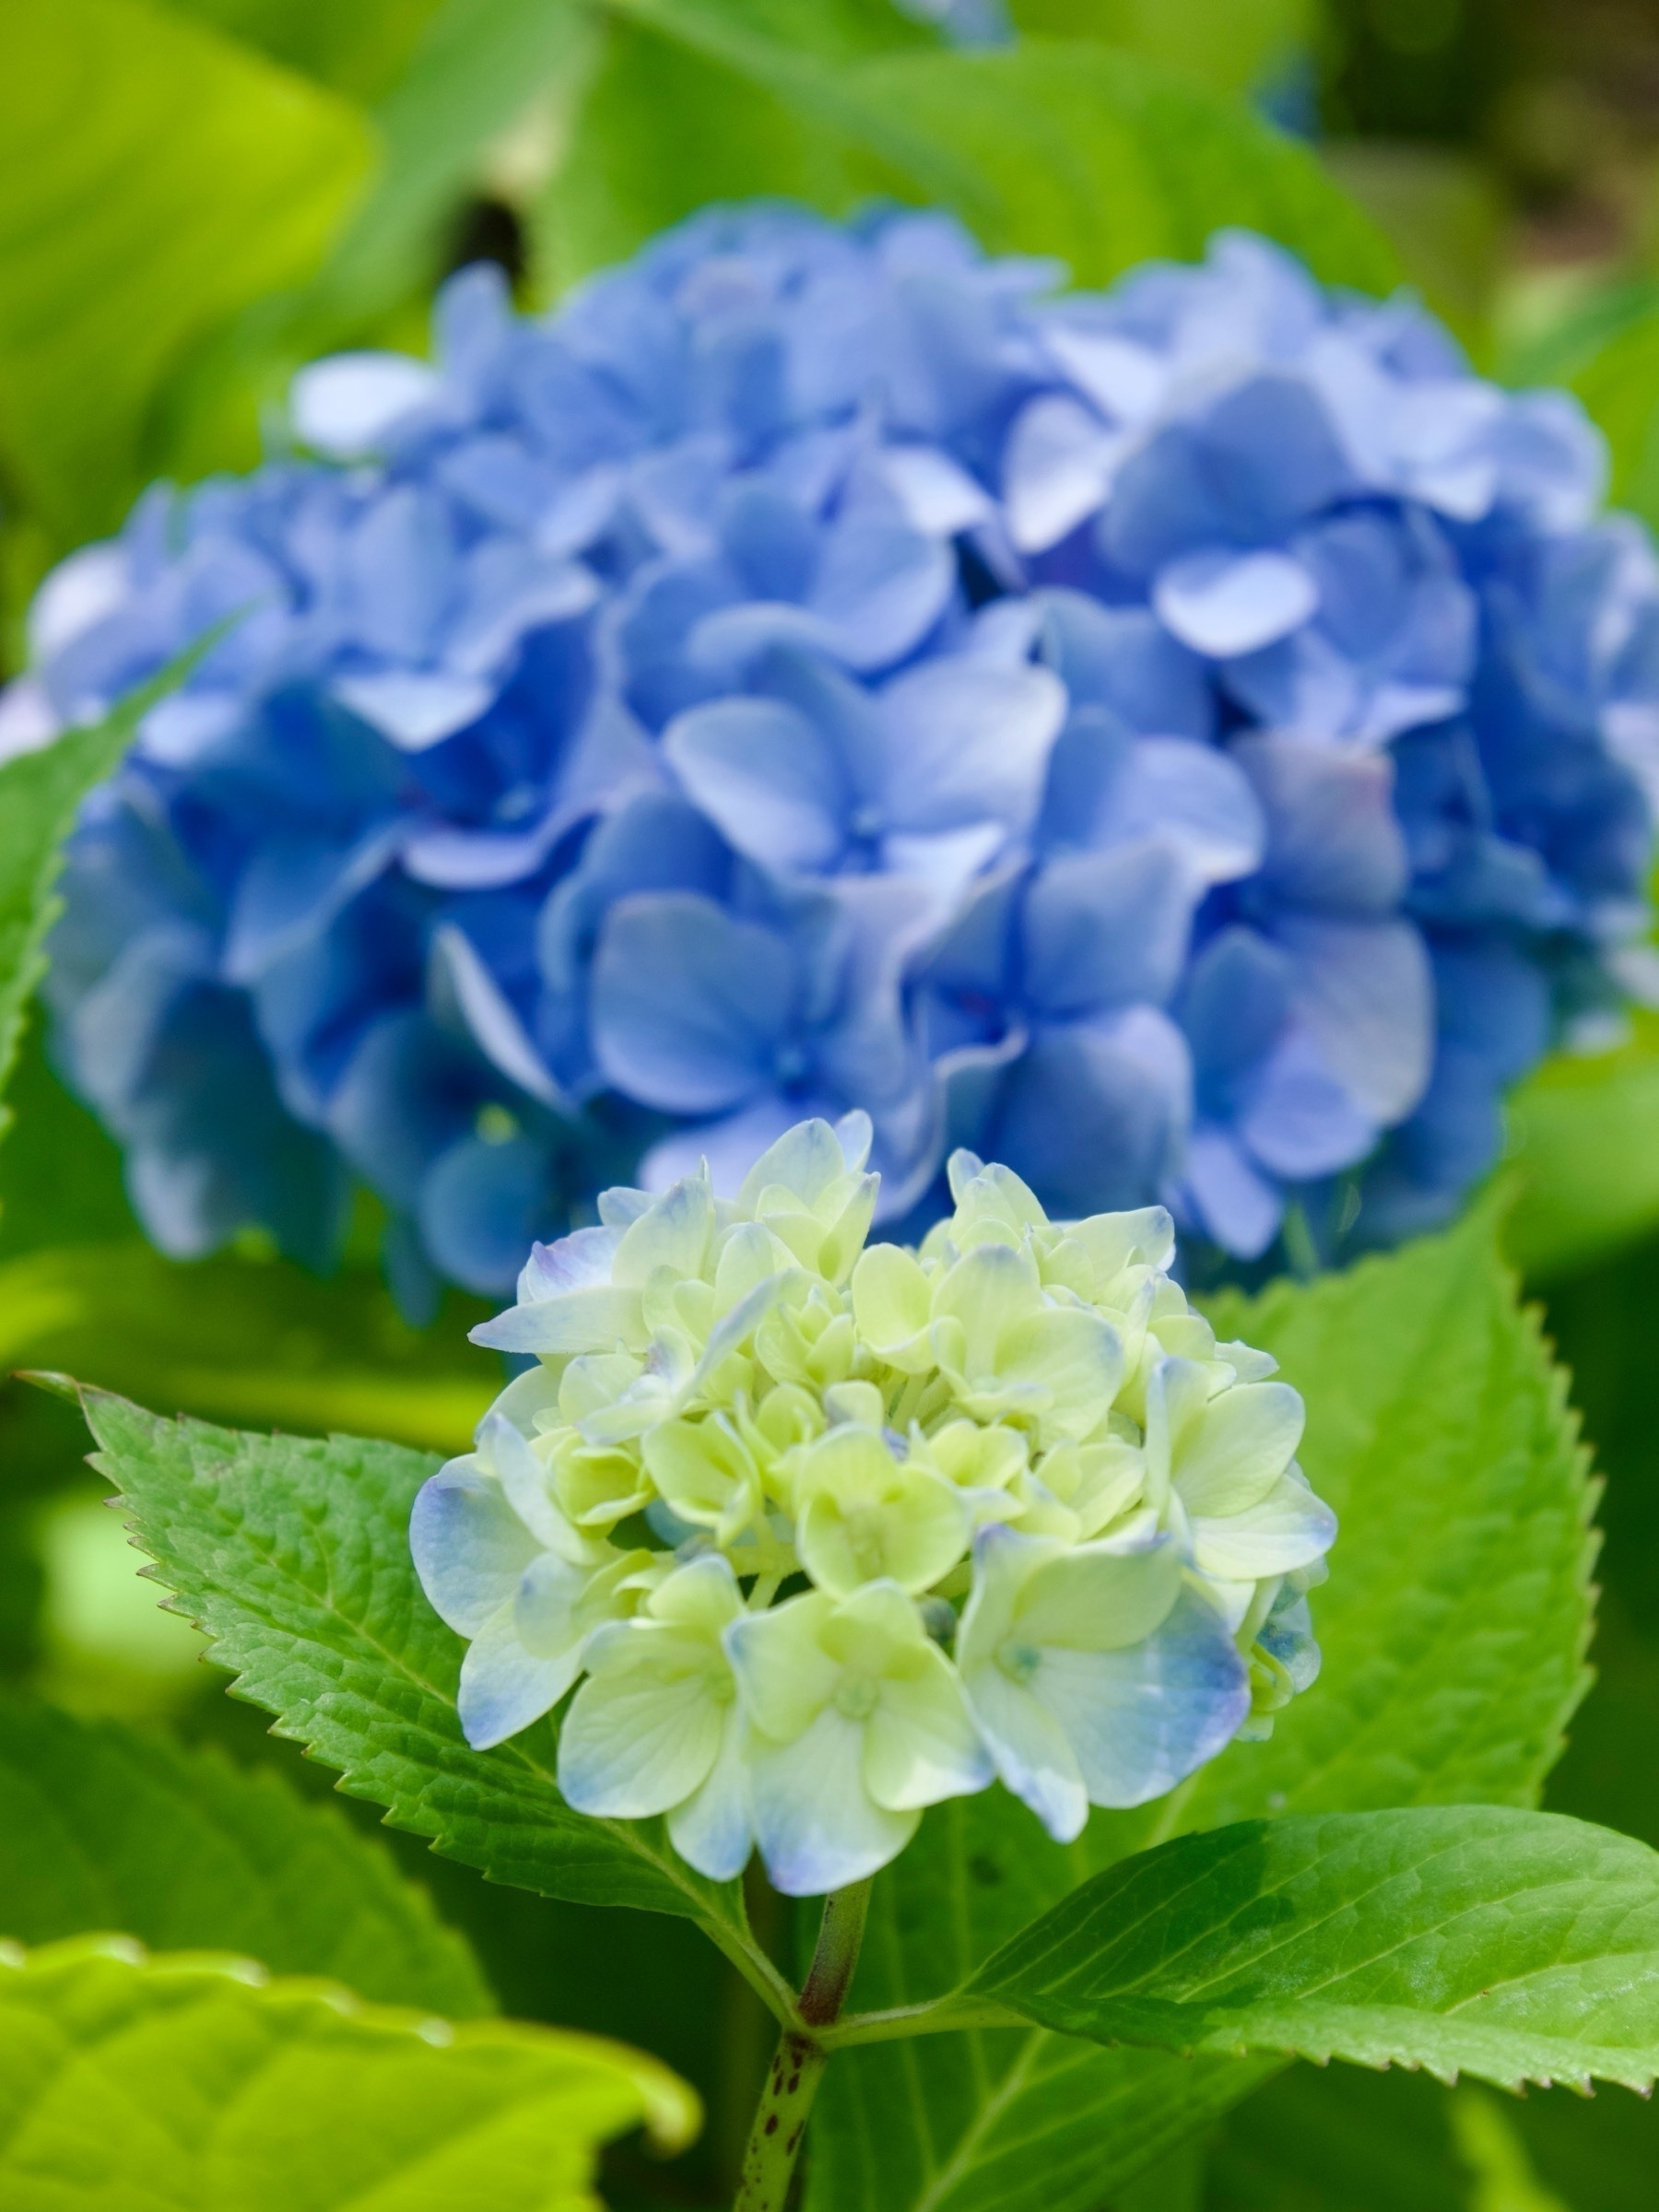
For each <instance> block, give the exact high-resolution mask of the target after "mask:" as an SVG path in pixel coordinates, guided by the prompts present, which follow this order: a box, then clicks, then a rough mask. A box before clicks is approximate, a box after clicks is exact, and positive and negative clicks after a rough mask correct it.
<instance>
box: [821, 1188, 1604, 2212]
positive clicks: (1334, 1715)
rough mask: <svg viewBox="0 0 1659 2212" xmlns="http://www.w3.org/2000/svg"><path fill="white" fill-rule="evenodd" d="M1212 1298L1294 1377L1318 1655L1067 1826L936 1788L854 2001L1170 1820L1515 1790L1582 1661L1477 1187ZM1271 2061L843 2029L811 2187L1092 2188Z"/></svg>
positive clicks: (1492, 1237)
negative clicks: (1231, 1727) (847, 2038)
mask: <svg viewBox="0 0 1659 2212" xmlns="http://www.w3.org/2000/svg"><path fill="white" fill-rule="evenodd" d="M1211 1318H1212V1319H1213V1320H1214V1321H1215V1323H1216V1324H1217V1327H1218V1330H1219V1331H1220V1333H1221V1334H1222V1335H1224V1336H1232V1335H1238V1336H1241V1337H1243V1338H1245V1339H1246V1340H1247V1341H1248V1342H1250V1343H1252V1344H1257V1345H1261V1346H1263V1347H1265V1349H1267V1350H1269V1351H1271V1352H1273V1353H1275V1354H1276V1355H1277V1358H1278V1359H1279V1361H1280V1364H1281V1368H1282V1370H1283V1372H1284V1374H1285V1376H1286V1379H1287V1380H1288V1381H1289V1382H1293V1383H1294V1384H1295V1385H1296V1386H1297V1388H1298V1389H1299V1390H1300V1391H1301V1392H1302V1394H1303V1395H1304V1397H1305V1398H1306V1400H1307V1406H1308V1428H1307V1436H1306V1440H1305V1442H1304V1445H1303V1448H1302V1452H1301V1459H1302V1464H1303V1465H1304V1466H1305V1467H1306V1469H1307V1472H1308V1476H1309V1478H1310V1480H1311V1481H1312V1484H1313V1486H1314V1488H1316V1489H1317V1490H1318V1491H1319V1492H1320V1494H1321V1495H1322V1496H1323V1497H1325V1498H1327V1499H1329V1500H1330V1501H1331V1503H1332V1504H1333V1505H1334V1506H1335V1509H1336V1512H1337V1515H1338V1519H1339V1522H1340V1524H1341V1529H1340V1535H1339V1536H1338V1539H1337V1545H1336V1548H1335V1554H1334V1557H1333V1560H1332V1573H1331V1580H1330V1582H1329V1583H1327V1584H1325V1585H1324V1588H1323V1589H1321V1590H1318V1591H1316V1592H1315V1593H1314V1595H1313V1599H1312V1604H1313V1607H1314V1627H1315V1630H1316V1632H1317V1634H1318V1636H1319V1640H1320V1643H1321V1645H1322V1647H1323V1649H1324V1672H1323V1675H1322V1677H1321V1679H1320V1680H1319V1681H1318V1682H1317V1683H1316V1684H1315V1685H1314V1687H1313V1688H1312V1689H1311V1690H1310V1691H1309V1692H1308V1693H1307V1694H1306V1695H1305V1696H1303V1697H1301V1698H1299V1699H1298V1700H1296V1702H1295V1703H1294V1704H1293V1705H1292V1706H1290V1707H1289V1708H1288V1711H1286V1712H1283V1713H1281V1714H1279V1715H1278V1717H1277V1725H1276V1730H1275V1734H1274V1736H1273V1738H1272V1740H1271V1741H1270V1742H1267V1743H1265V1744H1260V1743H1257V1744H1239V1745H1235V1746H1234V1747H1232V1748H1231V1749H1230V1750H1229V1751H1227V1752H1226V1753H1224V1754H1223V1755H1222V1757H1221V1758H1220V1759H1218V1760H1217V1761H1216V1762H1214V1764H1213V1765H1212V1766H1211V1767H1209V1768H1206V1769H1205V1770H1202V1771H1200V1772H1199V1774H1198V1775H1196V1776H1195V1777H1194V1780H1193V1781H1192V1782H1191V1783H1187V1784H1186V1785H1184V1786H1183V1787H1182V1789H1181V1790H1180V1791H1178V1792H1177V1793H1176V1794H1174V1795H1173V1796H1172V1797H1170V1798H1167V1799H1165V1800H1164V1801H1163V1802H1162V1803H1161V1804H1159V1805H1154V1806H1148V1807H1147V1808H1145V1809H1144V1810H1142V1811H1140V1812H1135V1813H1128V1814H1115V1815H1114V1814H1111V1813H1102V1812H1097V1813H1095V1814H1094V1815H1093V1817H1092V1818H1091V1819H1090V1822H1089V1826H1088V1830H1086V1831H1085V1833H1084V1836H1083V1837H1082V1839H1081V1840H1080V1841H1078V1842H1077V1844H1074V1845H1073V1846H1072V1847H1071V1848H1070V1849H1069V1850H1066V1851H1062V1850H1060V1849H1058V1848H1057V1847H1056V1846H1054V1845H1053V1844H1052V1843H1050V1842H1049V1841H1047V1839H1046V1838H1045V1837H1044V1836H1043V1834H1042V1833H1041V1830H1040V1829H1039V1828H1038V1826H1037V1823H1036V1821H1035V1820H1034V1819H1033V1818H1031V1816H1030V1814H1029V1813H1027V1812H1026V1811H1025V1810H1024V1808H1023V1807H1021V1806H1017V1805H1015V1804H1014V1803H1013V1802H1012V1801H1011V1800H1010V1799H1008V1798H1006V1797H1005V1796H1003V1795H1002V1794H1000V1793H993V1794H987V1795H986V1796H983V1797H978V1798H973V1799H969V1800H965V1801H962V1802H960V1803H959V1804H955V1805H949V1806H939V1807H938V1808H936V1810H935V1811H934V1812H932V1813H930V1814H929V1815H928V1816H927V1818H925V1820H924V1823H923V1827H922V1831H921V1834H920V1836H919V1837H918V1839H917V1841H915V1842H914V1843H912V1845H911V1847H910V1849H909V1850H908V1851H907V1852H906V1853H904V1855H903V1857H902V1858H901V1859H900V1860H899V1861H898V1862H897V1863H896V1864H895V1865H893V1866H891V1867H889V1868H888V1870H887V1871H886V1872H885V1873H884V1874H883V1875H882V1876H881V1877H880V1878H879V1880H878V1881H877V1885H876V1890H875V1895H874V1899H873V1901H872V1906H871V1918H870V1934H869V1936H868V1938H867V1940H866V1944H865V1956H864V1959H863V1961H862V1963H861V1965H860V1968H859V1976H858V1983H857V1986H856V1993H855V1994H856V2002H857V2003H858V2004H860V2005H861V2006H883V2005H898V2004H907V2003H915V2002H919V2001H921V2000H924V1999H925V1998H927V1997H930V1996H934V1995H936V1994H939V1992H940V1991H941V1990H942V1989H943V1988H945V1987H947V1986H949V1984H950V1983H951V1982H953V1981H954V1980H956V1979H959V1977H960V1976H961V1975H962V1974H965V1973H966V1972H968V1971H970V1970H971V1968H972V1966H973V1965H974V1964H975V1963H976V1962H977V1961H978V1960H980V1959H983V1958H985V1957H986V1956H987V1955H988V1954H989V1952H990V1951H991V1950H992V1949H993V1948H994V1947H995V1946H996V1945H997V1944H1000V1943H1003V1942H1006V1941H1007V1940H1008V1939H1009V1938H1010V1937H1011V1936H1012V1935H1014V1934H1015V1933H1016V1932H1017V1931H1018V1928H1019V1927H1021V1926H1022V1925H1023V1924H1025V1923H1026V1922H1027V1921H1028V1920H1030V1918H1031V1916H1032V1915H1033V1914H1034V1913H1035V1912H1039V1911H1041V1910H1042V1909H1044V1908H1045V1907H1046V1906H1048V1905H1051V1904H1053V1902H1054V1901H1055V1900H1058V1899H1059V1898H1061V1897H1063V1896H1064V1895H1065V1893H1066V1892H1067V1891H1068V1890H1069V1889H1070V1888H1072V1887H1073V1885H1074V1884H1075V1883H1077V1881H1079V1880H1081V1879H1082V1878H1083V1877H1084V1876H1085V1875H1086V1874H1088V1873H1090V1872H1093V1871H1095V1870H1097V1869H1099V1868H1101V1867H1104V1866H1107V1865H1111V1864H1112V1862H1113V1861H1114V1860H1116V1859H1118V1858H1120V1857H1121V1856H1122V1855H1123V1854H1124V1853H1128V1852H1134V1851H1137V1850H1141V1849H1144V1848H1146V1847H1147V1846H1149V1845H1151V1844H1153V1843H1156V1842H1159V1841H1162V1840H1164V1838H1166V1837H1168V1836H1170V1835H1172V1834H1175V1833H1177V1832H1179V1831H1180V1830H1194V1829H1205V1828H1210V1827H1214V1826H1217V1825H1219V1824H1221V1823H1223V1822H1228V1821H1234V1820H1239V1819H1244V1818H1250V1817H1251V1816H1253V1815H1259V1814H1262V1813H1277V1812H1281V1811H1286V1810H1292V1811H1299V1812H1311V1811H1324V1810H1328V1809H1335V1808H1339V1807H1346V1806H1394V1805H1408V1804H1416V1805H1434V1804H1446V1803H1456V1802H1458V1801H1460V1800H1480V1801H1486V1802H1489V1803H1499V1804H1508V1805H1515V1806H1526V1805H1531V1804H1534V1803H1535V1802H1536V1798H1537V1793H1538V1790H1539V1788H1540V1786H1541V1784H1542V1783H1543V1779H1544V1776H1545V1774H1546V1773H1547V1771H1548V1769H1549V1767H1550V1766H1551V1764H1552V1763H1553V1761H1554V1760H1555V1759H1556V1758H1557V1757H1558V1756H1559V1751H1560V1746H1561V1732H1562V1729H1563V1726H1564V1724H1565V1723H1566V1720H1567V1718H1568V1715H1569V1714H1570V1713H1571V1711H1572V1709H1573V1707H1574V1706H1575V1705H1576V1703H1577V1702H1578V1700H1579V1699H1580V1697H1581V1696H1582V1695H1583V1689H1584V1687H1585V1683H1586V1680H1587V1676H1586V1673H1585V1669H1584V1665H1583V1650H1584V1643H1585V1641H1586V1637H1587V1634H1588V1628H1589V1618H1590V1592H1589V1586H1588V1584H1589V1571H1590V1560H1591V1556H1592V1550H1593V1543H1592V1539H1591V1536H1590V1535H1589V1532H1588V1528H1587V1521H1588V1516H1589V1512H1590V1508H1591V1505H1592V1502H1593V1499H1594V1490H1593V1488H1592V1486H1591V1484H1590V1482H1589V1480H1588V1472H1587V1467H1586V1465H1585V1457H1584V1454H1583V1452H1582V1450H1581V1449H1580V1447H1579V1446H1578V1444H1577V1441H1576V1425H1575V1423H1574V1422H1573V1420H1572V1418H1571V1415H1570V1413H1569V1411H1568V1409H1567V1406H1566V1403H1565V1395H1566V1394H1565V1379H1564V1377H1563V1376H1562V1375H1561V1373H1560V1372H1559V1370H1556V1369H1554V1368H1553V1367H1552V1366H1551V1364H1550V1361H1549V1359H1548V1356H1547V1351H1546V1349H1545V1347H1544V1345H1543V1344H1542V1342H1541V1340H1540V1337H1539V1333H1538V1328H1537V1324H1536V1321H1535V1317H1534V1316H1533V1315H1531V1314H1530V1313H1526V1312H1523V1311H1522V1310H1521V1307H1520V1305H1519V1302H1518V1300H1517V1297H1516V1290H1515V1284H1514V1281H1513V1278H1512V1276H1511V1274H1510V1272H1509V1270H1508V1269H1507V1268H1506V1267H1505V1266H1504V1265H1503V1264H1502V1263H1501V1261H1500V1258H1499V1254H1498V1251H1497V1230H1496V1221H1495V1218H1494V1217H1493V1215H1492V1214H1491V1212H1490V1211H1489V1210H1488V1211H1485V1212H1480V1213H1477V1214H1475V1215H1473V1216H1471V1217H1470V1218H1468V1219H1466V1220H1465V1221H1464V1222H1463V1223H1462V1224H1461V1225H1460V1226H1459V1227H1458V1228H1457V1229H1455V1230H1453V1231H1452V1232H1451V1233H1450V1234H1449V1235H1446V1236H1443V1237H1436V1238H1430V1239H1425V1240H1423V1241H1421V1242H1418V1243H1417V1244H1413V1245H1409V1246H1407V1247H1406V1248H1405V1249H1404V1250H1403V1251H1400V1252H1398V1253H1391V1254H1389V1255H1388V1256H1386V1257H1383V1258H1378V1259H1372V1260H1368V1261H1365V1262H1363V1263H1362V1264H1361V1265H1359V1266H1358V1267H1356V1268H1354V1269H1353V1270H1351V1271H1350V1272H1349V1273H1347V1274H1346V1275H1339V1276H1327V1277H1322V1278H1320V1279H1319V1280H1317V1281H1315V1282H1312V1283H1311V1284H1306V1285H1300V1284H1294V1283H1280V1284H1277V1285H1275V1286H1273V1287H1272V1288H1270V1289H1268V1290H1267V1291H1265V1293H1264V1294H1263V1295H1262V1296H1261V1297H1260V1298H1259V1299H1256V1300H1245V1299H1242V1298H1238V1297H1230V1298H1228V1299H1225V1300H1218V1301H1217V1302H1216V1303H1215V1305H1214V1306H1213V1307H1212V1308H1211ZM1271 2070H1272V2062H1270V2061H1257V2062H1242V2063H1241V2062H1239V2061H1236V2060H1197V2061H1192V2062H1186V2061H1182V2060H1179V2059H1173V2058H1160V2057H1159V2056H1158V2055H1157V2054H1156V2053H1149V2052H1127V2051H1094V2052H1091V2051H1088V2049H1086V2048H1085V2047H1083V2046H1081V2045H1079V2044H1077V2043H1075V2042H1072V2041H1062V2040H1056V2039H1055V2038H1053V2037H1052V2036H1047V2035H1044V2034H1042V2033H1035V2034H1021V2033H1019V2032H1018V2031H1012V2032H1011V2031H1006V2030H994V2031H981V2032H976V2033H970V2034H962V2035H952V2036H941V2037H938V2038H934V2039H929V2040H928V2041H926V2042H924V2043H918V2044H915V2045H913V2046H911V2047H909V2048H908V2049H907V2050H906V2051H905V2053H903V2055H902V2059H901V2060H900V2059H898V2058H896V2056H895V2054H893V2053H888V2052H885V2051H872V2052H860V2051H852V2052H849V2053H846V2055H845V2056H844V2057H842V2058H841V2059H840V2060H838V2061H837V2064H836V2065H835V2066H834V2067H833V2068H832V2069H831V2071H830V2077H829V2079H828V2081H827V2083H826V2085H825V2089H824V2094H823V2098H822V2100H821V2102H820V2106H819V2119H818V2122H817V2123H816V2124H815V2129H814V2142H815V2144H816V2145H817V2146H818V2149H817V2155H816V2159H815V2163H814V2166H813V2169H812V2174H811V2183H810V2187H811V2200H810V2201H811V2204H812V2206H813V2212H853V2208H854V2207H856V2212H922V2208H923V2207H925V2208H926V2212H982V2208H983V2212H989V2208H990V2207H993V2206H994V2207H996V2212H1094V2207H1095V2206H1098V2205H1099V2203H1100V2198H1101V2197H1102V2196H1104V2195H1107V2194H1110V2192H1111V2190H1112V2188H1114V2187H1116V2186H1118V2185H1119V2183H1121V2182H1123V2181H1125V2180H1127V2179H1129V2178H1130V2177H1131V2176H1132V2175H1133V2174H1134V2173H1135V2171H1136V2169H1137V2168H1138V2167H1139V2166H1140V2165H1141V2164H1143V2163H1145V2162H1147V2161H1148V2160H1149V2159H1154V2158H1156V2157H1158V2156H1159V2155H1160V2154H1161V2153H1162V2152H1164V2151H1165V2150H1167V2149H1168V2148H1169V2147H1170V2146H1171V2144H1173V2143H1175V2142H1177V2141H1179V2140H1180V2138H1181V2137H1182V2135H1184V2134H1186V2133H1188V2132H1190V2130H1191V2129H1192V2128H1193V2127H1194V2126H1197V2125H1201V2124H1204V2123H1206V2121H1207V2120H1208V2119H1210V2118H1211V2117H1213V2116H1214V2114H1215V2113H1217V2112H1220V2111H1222V2110H1224V2109H1225V2108H1226V2107H1227V2106H1228V2105H1229V2104H1230V2103H1232V2102H1234V2101H1236V2100H1237V2099H1238V2098H1240V2097H1241V2096H1243V2095H1244V2094H1246V2093H1247V2092H1248V2090H1249V2089H1251V2088H1253V2086H1255V2084H1256V2083H1257V2082H1258V2081H1260V2080H1261V2079H1262V2078H1264V2077H1265V2074H1266V2073H1268V2072H1270V2071H1271ZM1037 2145H1041V2153H1040V2155H1034V2147H1035V2146H1037Z"/></svg>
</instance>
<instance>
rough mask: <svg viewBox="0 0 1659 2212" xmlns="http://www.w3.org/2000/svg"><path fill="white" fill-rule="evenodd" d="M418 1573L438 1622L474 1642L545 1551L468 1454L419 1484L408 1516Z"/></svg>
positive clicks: (496, 1484)
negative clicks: (413, 1504)
mask: <svg viewBox="0 0 1659 2212" xmlns="http://www.w3.org/2000/svg"><path fill="white" fill-rule="evenodd" d="M409 1548H410V1550H411V1551H412V1552H413V1553H414V1555H415V1571H416V1573H417V1574H418V1576H419V1577H420V1586H421V1588H422V1589H423V1590H424V1591H425V1592H426V1594H427V1596H428V1599H429V1601H430V1604H431V1606H432V1610H433V1611H434V1612H435V1613H436V1614H437V1615H438V1618H440V1619H441V1620H442V1621H446V1622H447V1623H448V1625H449V1626H450V1627H451V1628H452V1629H453V1630H455V1631H456V1633H457V1634H458V1635H462V1636H476V1635H477V1634H478V1632H479V1631H480V1630H481V1629H482V1628H483V1627H484V1624H485V1622H486V1621H488V1619H490V1618H491V1617H492V1616H493V1615H494V1614H495V1613H496V1612H497V1611H499V1609H500V1607H501V1606H503V1605H506V1604H508V1603H510V1601H511V1600H512V1595H513V1593H514V1592H515V1591H516V1590H517V1588H518V1585H519V1577H520V1576H521V1575H522V1574H523V1573H524V1570H525V1568H526V1567H527V1566H528V1565H529V1564H530V1562H531V1560H532V1559H535V1557H536V1556H537V1554H538V1553H539V1552H540V1550H541V1548H542V1547H541V1546H540V1544H539V1543H537V1541H536V1539H535V1536H533V1535H531V1533H530V1531H529V1530H528V1529H527V1528H526V1527H525V1526H524V1523H523V1521H521V1520H520V1518H519V1516H518V1515H517V1513H515V1512H513V1510H512V1506H511V1505H510V1504H509V1503H508V1500H507V1498H506V1496H505V1494H504V1493H503V1491H502V1489H501V1486H500V1483H499V1482H494V1481H492V1480H491V1479H490V1477H488V1475H486V1474H485V1473H484V1471H483V1469H482V1468H481V1467H480V1466H479V1465H478V1463H477V1459H476V1458H475V1457H474V1456H473V1455H472V1454H471V1453H468V1454H467V1455H466V1456H465V1458H464V1459H452V1460H451V1461H450V1462H449V1464H448V1465H447V1466H444V1467H441V1468H440V1469H439V1471H438V1473H437V1474H436V1475H434V1476H433V1477H432V1478H431V1480H430V1481H429V1482H427V1483H424V1484H423V1485H422V1486H421V1488H420V1492H419V1495H418V1497H417V1498H416V1500H415V1507H414V1511H413V1512H412V1513H411V1514H410V1516H409Z"/></svg>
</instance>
